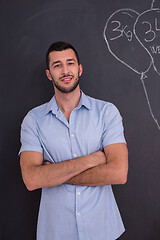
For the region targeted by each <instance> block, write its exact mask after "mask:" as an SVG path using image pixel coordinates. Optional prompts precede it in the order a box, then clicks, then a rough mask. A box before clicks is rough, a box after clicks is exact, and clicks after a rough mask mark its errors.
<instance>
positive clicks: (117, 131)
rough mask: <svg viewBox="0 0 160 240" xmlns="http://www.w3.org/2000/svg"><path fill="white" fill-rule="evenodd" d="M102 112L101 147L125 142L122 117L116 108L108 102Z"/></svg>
mask: <svg viewBox="0 0 160 240" xmlns="http://www.w3.org/2000/svg"><path fill="white" fill-rule="evenodd" d="M108 108H109V109H108V110H109V111H106V112H105V114H104V119H103V121H104V130H103V135H102V143H103V147H105V146H107V145H110V144H114V143H126V140H125V137H124V128H123V124H122V117H121V115H120V113H119V111H118V109H117V108H116V107H115V106H114V105H113V104H110V105H109V106H108Z"/></svg>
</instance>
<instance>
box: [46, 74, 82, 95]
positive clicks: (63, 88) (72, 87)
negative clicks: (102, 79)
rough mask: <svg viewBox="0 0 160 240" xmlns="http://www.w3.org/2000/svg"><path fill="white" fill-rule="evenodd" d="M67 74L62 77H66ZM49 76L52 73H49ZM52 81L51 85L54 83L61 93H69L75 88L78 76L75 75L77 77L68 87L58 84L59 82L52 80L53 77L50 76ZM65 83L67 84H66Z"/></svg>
mask: <svg viewBox="0 0 160 240" xmlns="http://www.w3.org/2000/svg"><path fill="white" fill-rule="evenodd" d="M68 76H70V75H65V76H63V77H68ZM51 77H52V75H51ZM52 82H53V85H54V86H55V87H56V88H57V89H58V90H59V91H60V92H62V93H70V92H73V91H74V90H75V89H76V87H77V86H78V84H79V76H77V78H76V79H75V82H74V84H73V85H72V86H71V87H69V88H67V87H63V86H60V84H59V83H58V82H55V81H54V78H53V77H52ZM66 85H67V84H66Z"/></svg>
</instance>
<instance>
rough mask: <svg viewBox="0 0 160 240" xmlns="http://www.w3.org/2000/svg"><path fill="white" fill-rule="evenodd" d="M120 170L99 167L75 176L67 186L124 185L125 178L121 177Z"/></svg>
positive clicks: (106, 166)
mask: <svg viewBox="0 0 160 240" xmlns="http://www.w3.org/2000/svg"><path fill="white" fill-rule="evenodd" d="M118 172H119V169H117V173H116V169H115V167H114V169H113V168H112V166H110V165H109V164H103V165H99V166H97V167H93V168H91V169H87V170H86V171H84V172H82V173H80V174H78V175H76V176H74V177H73V178H71V179H69V180H68V181H67V182H66V184H73V185H81V186H103V185H112V184H122V183H123V178H122V177H120V173H118Z"/></svg>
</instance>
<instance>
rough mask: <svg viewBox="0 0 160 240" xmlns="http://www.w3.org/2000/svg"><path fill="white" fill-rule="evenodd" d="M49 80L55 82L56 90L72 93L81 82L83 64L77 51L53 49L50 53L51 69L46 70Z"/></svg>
mask: <svg viewBox="0 0 160 240" xmlns="http://www.w3.org/2000/svg"><path fill="white" fill-rule="evenodd" d="M46 74H47V77H48V79H49V80H51V81H52V82H53V85H54V88H55V90H57V89H58V90H59V91H60V92H63V93H70V92H72V91H74V89H75V88H76V87H77V86H78V84H79V76H81V74H82V65H81V64H80V65H78V62H77V58H76V55H75V52H74V51H73V50H72V49H70V48H69V49H66V50H63V51H53V52H51V53H50V54H49V70H46Z"/></svg>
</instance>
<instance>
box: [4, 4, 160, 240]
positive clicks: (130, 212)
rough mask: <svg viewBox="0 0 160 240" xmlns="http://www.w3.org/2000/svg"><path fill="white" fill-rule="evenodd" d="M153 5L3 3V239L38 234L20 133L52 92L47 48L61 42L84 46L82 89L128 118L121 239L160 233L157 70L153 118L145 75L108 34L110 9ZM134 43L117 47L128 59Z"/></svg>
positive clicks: (144, 239)
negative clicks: (114, 51) (108, 40)
mask: <svg viewBox="0 0 160 240" xmlns="http://www.w3.org/2000/svg"><path fill="white" fill-rule="evenodd" d="M157 2H158V1H157ZM157 2H156V1H155V4H157ZM151 3H152V0H151V1H150V0H107V1H106V0H57V1H56V0H46V1H42V0H34V1H24V0H16V1H9V0H6V1H1V2H0V33H1V34H0V41H1V44H0V67H1V68H0V96H1V101H0V111H1V114H0V116H1V117H0V133H1V134H0V152H1V167H0V184H1V185H0V187H1V188H0V189H1V196H0V239H1V240H12V239H13V240H22V239H23V240H28V239H30V240H32V239H33V240H34V239H35V232H36V221H37V213H38V207H39V199H40V191H39V190H36V191H34V192H29V191H27V190H26V188H25V186H24V184H23V182H22V179H21V173H20V167H19V157H18V155H17V154H18V151H19V148H20V142H19V132H20V124H21V121H22V119H23V117H24V116H25V114H26V113H27V112H28V111H29V110H30V109H31V108H33V107H35V106H37V105H40V104H42V103H44V102H46V101H48V100H49V99H50V98H51V97H52V95H53V88H52V85H51V83H50V82H49V81H48V80H47V78H46V76H45V52H46V50H47V48H48V46H49V45H50V44H51V43H52V42H54V41H59V40H63V41H67V42H70V43H71V44H73V45H74V46H75V47H76V48H77V50H78V52H79V55H80V59H81V62H82V64H83V66H84V73H83V76H82V77H81V88H82V89H83V91H84V92H85V93H86V94H88V95H90V96H93V97H96V98H100V99H103V100H106V101H110V102H113V103H114V104H115V105H116V106H117V107H118V108H119V110H120V112H121V114H122V116H123V119H124V126H125V136H126V140H127V142H128V148H129V176H128V182H127V184H126V185H124V186H114V192H115V196H116V199H117V202H118V205H119V208H120V211H121V214H122V218H123V220H124V223H125V226H126V233H125V234H124V235H123V236H122V237H121V239H122V240H135V239H136V240H157V239H159V235H160V228H159V226H160V190H159V182H160V174H159V171H160V156H159V153H160V147H159V142H160V129H159V128H158V126H157V124H156V122H155V119H154V117H155V116H156V117H157V118H158V117H159V113H160V108H159V104H160V101H159V100H160V98H159V95H160V94H159V93H160V76H159V75H158V73H157V72H156V71H155V69H154V68H153V66H151V68H150V70H149V71H148V72H147V78H146V79H144V82H145V84H146V88H147V91H148V96H149V100H150V104H151V106H152V111H153V112H152V113H154V116H153V115H152V114H151V109H150V108H149V105H148V103H147V99H146V95H145V92H144V89H143V86H142V83H141V80H140V74H138V73H137V72H136V71H133V70H132V69H130V68H129V67H127V66H126V65H125V64H123V63H121V62H120V61H118V60H117V59H116V58H115V57H114V56H113V55H112V54H111V53H110V51H109V49H108V47H107V44H106V42H105V40H104V38H103V30H104V27H105V24H106V22H107V19H109V17H110V16H111V14H112V13H114V12H115V11H117V10H119V9H123V8H130V9H133V10H135V11H137V12H138V13H139V14H141V13H142V12H144V11H146V10H148V9H150V8H151ZM159 7H160V6H159ZM159 25H160V18H159ZM146 27H147V26H146ZM145 31H147V29H146V30H145ZM127 43H128V42H127ZM156 44H157V43H156ZM134 46H135V45H134V44H133V45H132V46H131V47H130V46H129V47H128V46H127V45H126V47H125V46H123V45H122V43H121V42H117V43H115V46H114V47H113V49H115V48H116V49H118V52H119V51H120V52H119V53H120V58H121V56H122V55H121V54H123V52H124V55H125V57H126V58H125V61H126V62H127V61H130V60H129V58H130V55H131V54H130V50H133V49H134ZM127 49H128V50H127ZM133 52H134V51H133ZM135 52H136V54H133V56H132V60H133V62H132V63H131V64H133V65H134V67H135V68H136V67H138V69H139V66H140V65H139V64H142V65H141V66H142V69H143V63H144V65H145V64H147V61H148V60H147V59H146V57H145V54H144V57H143V59H142V60H143V61H142V62H141V63H139V62H138V61H139V59H140V58H141V57H142V55H141V51H139V50H137V49H136V47H135ZM149 57H150V56H149ZM136 63H137V65H135V64H136ZM140 69H141V68H140Z"/></svg>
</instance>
